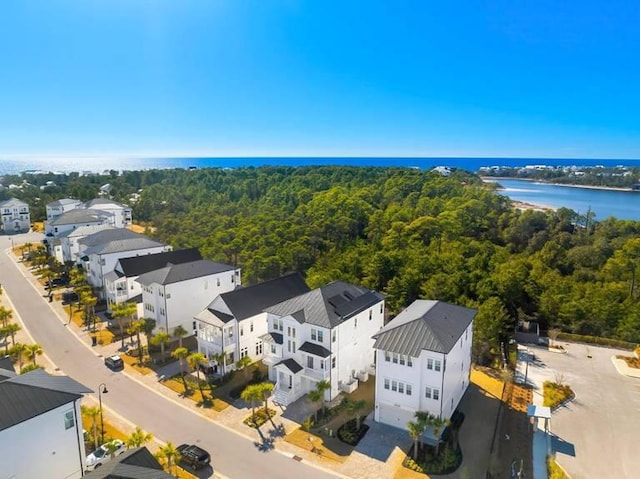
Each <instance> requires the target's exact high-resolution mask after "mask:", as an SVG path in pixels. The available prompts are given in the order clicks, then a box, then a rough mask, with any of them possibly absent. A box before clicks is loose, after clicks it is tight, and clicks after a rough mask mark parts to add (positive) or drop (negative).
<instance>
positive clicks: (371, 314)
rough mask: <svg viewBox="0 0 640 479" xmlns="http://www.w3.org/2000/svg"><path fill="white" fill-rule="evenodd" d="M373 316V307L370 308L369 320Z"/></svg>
mask: <svg viewBox="0 0 640 479" xmlns="http://www.w3.org/2000/svg"><path fill="white" fill-rule="evenodd" d="M371 318H373V310H372V309H370V310H369V321H371Z"/></svg>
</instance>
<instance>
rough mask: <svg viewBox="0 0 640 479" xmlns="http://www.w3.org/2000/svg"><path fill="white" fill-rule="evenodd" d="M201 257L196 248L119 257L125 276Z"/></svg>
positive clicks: (138, 274) (136, 274)
mask: <svg viewBox="0 0 640 479" xmlns="http://www.w3.org/2000/svg"><path fill="white" fill-rule="evenodd" d="M199 259H202V255H201V254H200V251H198V248H190V249H179V250H175V251H165V252H163V253H154V254H145V255H142V256H133V257H130V258H120V269H121V270H122V272H123V273H124V275H125V276H140V275H141V274H144V273H148V272H149V271H154V270H156V269H160V268H164V267H165V266H167V264H168V263H171V264H181V263H188V262H190V261H197V260H199Z"/></svg>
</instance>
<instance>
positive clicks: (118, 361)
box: [104, 354, 124, 370]
mask: <svg viewBox="0 0 640 479" xmlns="http://www.w3.org/2000/svg"><path fill="white" fill-rule="evenodd" d="M104 364H105V366H107V367H108V368H109V369H113V370H116V369H122V368H124V361H123V360H122V358H121V357H120V356H118V355H117V354H114V355H113V356H107V357H106V358H104Z"/></svg>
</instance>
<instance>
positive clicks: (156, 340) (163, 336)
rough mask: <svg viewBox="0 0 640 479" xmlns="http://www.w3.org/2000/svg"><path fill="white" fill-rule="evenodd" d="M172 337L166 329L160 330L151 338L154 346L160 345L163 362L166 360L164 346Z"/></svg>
mask: <svg viewBox="0 0 640 479" xmlns="http://www.w3.org/2000/svg"><path fill="white" fill-rule="evenodd" d="M170 339H171V337H170V336H169V335H168V334H167V333H165V332H164V331H160V332H159V333H158V334H156V335H155V336H153V337H152V338H151V344H153V345H154V346H160V355H161V357H162V362H164V348H165V346H166V345H167V343H168V342H169V340H170Z"/></svg>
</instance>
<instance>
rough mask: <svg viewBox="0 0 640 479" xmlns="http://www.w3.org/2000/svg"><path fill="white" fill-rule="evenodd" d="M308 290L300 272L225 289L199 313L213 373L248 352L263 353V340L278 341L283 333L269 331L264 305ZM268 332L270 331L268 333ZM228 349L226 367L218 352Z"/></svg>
mask: <svg viewBox="0 0 640 479" xmlns="http://www.w3.org/2000/svg"><path fill="white" fill-rule="evenodd" d="M308 291H309V287H308V286H307V283H305V281H304V278H303V277H302V276H301V275H300V274H299V273H292V274H288V275H285V276H282V277H280V278H276V279H272V280H270V281H265V282H264V283H260V284H256V285H253V286H247V287H240V288H236V289H234V290H233V291H229V292H227V293H222V294H221V295H219V296H218V297H217V298H215V299H214V300H213V301H212V302H211V303H210V304H209V305H208V306H207V307H206V308H205V309H204V310H202V311H200V312H199V313H198V314H197V315H196V316H195V319H196V330H197V334H196V336H197V340H198V351H199V352H201V353H203V354H204V355H205V356H206V357H207V358H209V360H210V367H211V368H212V371H213V373H214V374H224V373H225V372H227V371H228V370H229V369H233V368H234V367H235V364H234V363H235V362H236V361H237V360H238V359H240V358H243V357H245V356H249V357H250V358H251V360H252V362H253V361H257V360H259V359H262V357H263V356H264V345H263V341H265V339H266V340H268V341H274V340H275V341H279V342H280V344H282V335H278V334H276V333H272V334H271V335H268V333H267V313H266V312H265V308H268V307H269V306H273V305H274V304H277V303H280V302H282V301H285V300H287V299H291V298H293V297H295V296H298V295H300V294H303V293H306V292H308ZM265 335H268V337H267V336H265ZM274 338H275V339H274ZM223 351H224V353H225V363H226V364H225V366H226V365H229V366H230V367H228V368H225V367H222V365H219V364H218V360H217V359H216V356H218V355H220V354H221V353H222V352H223Z"/></svg>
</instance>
